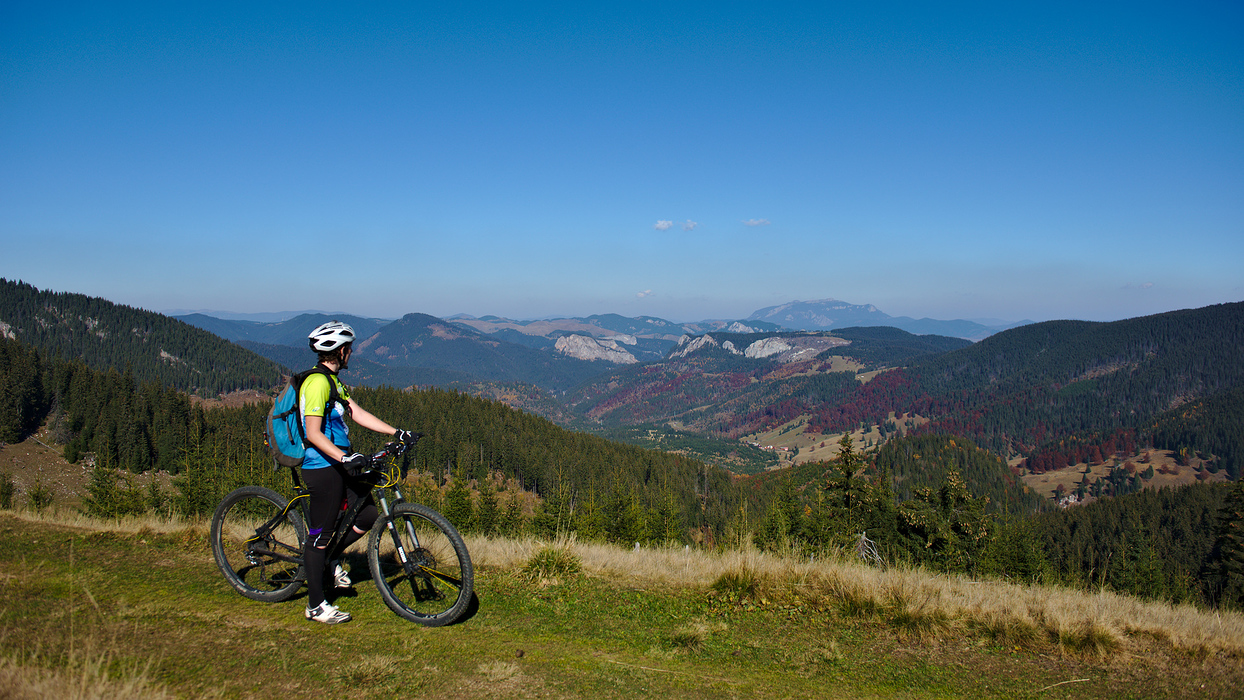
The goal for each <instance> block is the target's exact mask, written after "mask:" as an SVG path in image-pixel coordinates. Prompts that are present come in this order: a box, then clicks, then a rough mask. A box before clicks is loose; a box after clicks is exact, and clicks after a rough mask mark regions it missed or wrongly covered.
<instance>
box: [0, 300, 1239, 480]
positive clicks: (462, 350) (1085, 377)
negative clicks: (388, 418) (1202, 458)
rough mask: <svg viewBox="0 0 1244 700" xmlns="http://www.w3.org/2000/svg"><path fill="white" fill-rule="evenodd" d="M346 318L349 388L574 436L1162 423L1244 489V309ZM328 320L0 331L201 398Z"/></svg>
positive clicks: (999, 439)
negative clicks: (423, 395) (941, 328)
mask: <svg viewBox="0 0 1244 700" xmlns="http://www.w3.org/2000/svg"><path fill="white" fill-rule="evenodd" d="M335 316H336V317H337V318H340V319H341V320H345V321H347V322H349V323H351V324H352V325H353V326H354V327H355V329H356V330H357V331H358V334H359V340H358V341H357V343H356V346H355V347H356V352H355V355H354V357H353V358H352V360H351V366H350V369H349V371H348V373H347V374H346V380H347V381H348V382H350V383H352V384H365V385H373V386H374V385H379V384H387V385H390V386H397V387H409V386H411V385H439V386H446V385H452V386H454V387H455V388H459V389H461V390H462V391H465V392H469V393H472V394H478V395H485V396H491V397H493V398H499V399H501V400H503V401H506V402H507V403H510V404H511V405H515V406H519V407H522V408H525V409H527V410H533V411H539V412H540V413H541V415H545V416H547V417H551V418H553V417H554V416H556V417H555V419H556V420H558V422H561V423H562V424H569V423H570V422H575V421H578V422H580V423H581V424H583V425H594V426H597V427H614V428H623V427H625V428H629V427H635V428H641V427H642V426H644V425H650V426H660V427H661V428H662V429H664V428H670V429H675V430H679V431H685V430H690V431H694V432H698V433H700V434H703V435H713V436H717V437H720V438H733V437H738V436H741V435H745V434H753V433H756V432H757V431H760V430H768V429H772V428H775V427H777V426H781V425H783V424H786V423H789V422H792V421H799V422H801V425H803V426H804V427H805V429H806V431H807V432H811V433H818V434H823V435H832V434H837V433H841V432H845V431H849V430H857V429H858V428H859V427H860V426H869V425H872V426H879V427H885V426H888V425H889V423H891V422H893V421H894V420H896V419H898V417H900V416H903V415H909V416H915V415H919V416H921V417H922V418H921V420H926V421H928V422H927V423H926V424H925V427H924V428H922V429H925V430H934V431H938V432H945V433H949V434H954V435H964V436H968V437H971V438H972V439H973V440H975V441H976V442H977V444H979V445H981V446H983V447H987V448H988V449H990V450H992V451H994V452H995V453H996V454H1000V455H1015V454H1020V455H1033V454H1034V453H1040V452H1041V451H1044V452H1043V453H1042V454H1044V455H1045V456H1044V457H1043V460H1044V461H1043V462H1042V463H1041V466H1042V467H1043V468H1045V466H1047V464H1046V463H1051V464H1054V463H1055V462H1057V460H1058V459H1062V458H1063V456H1065V455H1062V453H1059V456H1055V455H1054V454H1053V451H1054V450H1055V447H1056V448H1057V449H1059V450H1064V451H1069V450H1071V447H1068V446H1069V445H1080V446H1084V445H1090V444H1092V442H1093V441H1100V440H1105V439H1106V438H1105V437H1103V435H1105V433H1107V432H1112V431H1134V432H1138V433H1139V432H1141V431H1153V430H1154V429H1155V428H1154V426H1159V427H1160V431H1159V432H1160V433H1161V434H1162V435H1167V436H1168V437H1163V438H1162V439H1163V440H1167V442H1169V443H1171V444H1177V442H1178V441H1180V440H1184V439H1185V438H1184V437H1178V436H1191V437H1188V438H1186V439H1187V440H1195V444H1196V445H1197V450H1198V451H1200V452H1203V453H1206V454H1212V455H1218V456H1219V458H1221V459H1220V461H1216V462H1214V464H1220V465H1221V466H1222V467H1223V468H1226V469H1227V470H1228V472H1229V473H1230V474H1231V475H1232V476H1233V477H1234V476H1236V475H1238V474H1239V472H1240V471H1241V468H1242V467H1244V465H1242V464H1241V460H1244V430H1242V429H1241V428H1240V426H1239V423H1238V421H1234V422H1233V421H1232V420H1228V419H1224V418H1223V416H1235V415H1238V412H1239V411H1240V409H1239V403H1240V397H1241V396H1244V394H1240V391H1241V390H1244V303H1236V304H1220V305H1216V306H1210V307H1205V308H1202V309H1189V310H1183V311H1172V312H1168V313H1165V314H1157V315H1153V316H1146V317H1141V318H1136V319H1127V320H1124V321H1116V322H1110V323H1091V322H1083V321H1050V322H1044V323H1036V324H1029V325H1025V326H1024V327H1022V328H1013V329H1010V330H1005V331H1002V332H999V333H994V334H992V335H990V336H989V337H988V338H985V339H984V340H982V341H980V342H977V343H972V342H970V341H968V340H965V339H963V338H961V337H949V336H944V335H937V334H913V333H911V332H909V331H906V330H902V329H899V328H897V327H886V326H883V325H878V324H880V323H882V322H884V321H893V320H895V319H893V318H892V317H888V316H886V315H885V314H882V313H881V312H880V311H878V310H877V309H876V308H875V307H870V306H866V305H864V306H859V305H852V304H846V303H843V302H834V301H829V300H826V301H820V302H792V303H791V304H785V305H782V306H779V307H772V308H769V309H762V310H760V311H758V312H756V314H753V316H754V318H749V319H742V320H734V321H732V320H721V321H705V322H701V323H697V324H679V323H672V322H669V321H665V320H663V319H658V318H652V317H639V318H626V317H622V316H617V315H600V316H590V317H586V318H572V319H552V320H549V319H546V320H541V321H513V320H509V319H502V318H498V317H483V318H469V317H457V318H455V319H449V320H447V319H439V318H436V317H433V316H429V315H426V314H418V313H414V314H408V315H406V316H404V317H402V318H401V319H398V320H396V321H388V320H385V319H374V318H366V317H358V316H350V315H344V314H337V315H335ZM329 318H330V317H329V315H327V314H319V313H308V314H302V315H299V316H296V317H294V318H290V319H287V320H284V321H276V322H259V321H249V320H230V319H219V318H215V317H211V316H207V315H204V314H191V315H188V316H185V317H182V318H181V319H172V318H168V317H166V316H162V315H160V314H156V313H152V312H147V311H142V310H138V309H132V308H130V307H126V306H123V305H118V304H113V303H112V302H109V301H107V300H104V299H99V298H94V297H86V296H83V295H78V294H70V293H57V292H50V291H46V290H43V291H41V290H38V289H35V288H34V287H32V286H30V285H27V284H23V283H20V282H10V281H7V280H3V279H0V336H5V337H8V338H11V339H13V340H17V341H19V342H21V343H23V344H28V345H30V346H32V347H34V348H36V349H37V350H38V351H39V352H41V353H44V354H45V355H48V356H51V355H59V356H61V357H64V358H67V359H75V360H80V361H82V362H84V363H85V364H87V365H88V366H90V367H94V368H97V369H109V368H112V369H116V370H118V371H120V372H126V373H128V374H132V376H133V377H134V379H136V380H138V381H147V380H151V381H155V382H159V383H161V384H163V385H166V386H172V387H176V388H181V389H183V390H186V391H198V392H200V393H201V394H205V395H206V394H211V393H216V392H225V391H231V390H235V389H242V388H256V389H265V388H272V387H274V386H275V385H276V384H277V382H279V376H280V372H279V371H280V366H278V364H276V363H279V365H281V366H284V367H286V368H289V369H301V368H304V367H307V366H309V365H310V364H311V363H312V362H313V361H314V355H313V354H312V353H311V352H310V350H309V349H308V348H307V346H306V334H307V332H308V331H309V330H310V329H311V328H313V327H315V326H316V325H318V324H319V323H322V322H323V321H325V320H328V319H329ZM778 321H780V322H781V324H782V326H781V327H780V326H779V325H777V323H778ZM913 323H918V322H913ZM934 323H939V324H947V323H964V324H970V323H974V322H971V321H962V322H934ZM838 324H854V325H853V326H850V327H843V328H839V327H836V326H837V325H838ZM789 325H794V326H805V327H808V328H815V327H818V326H832V327H831V328H830V329H828V330H825V329H813V330H804V329H801V330H790V329H789V328H788V326H789ZM977 325H980V324H977ZM196 326H197V327H196ZM964 327H965V328H967V327H968V326H964ZM982 327H984V326H982ZM225 340H228V341H233V342H232V343H229V342H224V341H225ZM515 341H520V342H515ZM575 353H578V354H579V356H573V355H575ZM258 356H262V358H267V359H266V360H265V359H261V358H260V357H258ZM588 356H593V357H595V356H599V357H601V358H604V359H597V360H591V359H584V358H585V357H588ZM625 357H630V358H631V359H630V360H629V361H628V360H626V359H625ZM883 370H885V371H883ZM49 379H51V378H49ZM864 380H867V381H864ZM535 387H538V388H539V389H536V388H535ZM541 390H543V391H541ZM515 397H518V398H515ZM1224 407H1225V408H1224ZM1172 411H1174V412H1175V413H1172ZM885 432H886V433H887V434H888V433H889V432H890V430H889V429H888V428H887V430H886V431H885ZM1112 434H1113V432H1112ZM1172 435H1173V436H1176V437H1169V436H1172ZM1183 444H1186V443H1183ZM1051 445H1053V446H1055V447H1050V446H1051ZM1077 449H1079V448H1077ZM1034 468H1035V467H1034Z"/></svg>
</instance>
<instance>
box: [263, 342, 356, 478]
mask: <svg viewBox="0 0 1244 700" xmlns="http://www.w3.org/2000/svg"><path fill="white" fill-rule="evenodd" d="M312 374H323V375H324V376H325V377H327V378H328V404H327V406H326V407H325V411H324V414H325V415H328V412H329V411H331V410H332V408H333V405H334V404H336V403H337V402H338V401H340V400H341V396H340V395H339V394H338V393H337V382H334V381H333V378H332V373H331V372H329V371H328V370H326V369H324V368H323V367H319V366H316V367H314V368H312V369H309V370H307V371H306V372H300V373H298V374H295V375H293V376H292V377H290V378H289V384H287V385H286V387H285V390H284V391H282V392H281V395H280V396H278V397H277V398H276V403H274V404H272V410H271V411H268V417H267V419H266V420H265V421H264V436H263V441H264V444H265V445H267V446H268V449H269V450H271V451H272V458H273V459H274V460H276V465H277V466H282V467H300V466H302V459H303V456H304V455H306V453H307V445H308V444H309V443H308V442H307V436H306V435H305V434H304V433H303V430H302V416H301V415H299V413H298V392H299V390H300V389H301V388H302V383H303V382H304V381H305V380H306V378H307V377H309V376H311V375H312Z"/></svg>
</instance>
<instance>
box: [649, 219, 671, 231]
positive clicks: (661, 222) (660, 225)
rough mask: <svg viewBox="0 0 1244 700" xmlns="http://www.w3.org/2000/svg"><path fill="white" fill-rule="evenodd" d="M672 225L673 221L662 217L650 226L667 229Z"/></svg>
mask: <svg viewBox="0 0 1244 700" xmlns="http://www.w3.org/2000/svg"><path fill="white" fill-rule="evenodd" d="M673 225H674V222H673V221H665V220H664V219H660V220H658V221H657V222H656V223H655V224H653V225H652V228H654V229H656V230H658V231H668V230H669V228H670V227H671V226H673Z"/></svg>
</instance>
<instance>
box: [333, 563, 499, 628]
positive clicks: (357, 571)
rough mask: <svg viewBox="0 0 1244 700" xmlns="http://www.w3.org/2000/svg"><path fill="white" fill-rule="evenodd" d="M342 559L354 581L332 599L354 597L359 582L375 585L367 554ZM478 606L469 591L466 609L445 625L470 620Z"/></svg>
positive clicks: (337, 590)
mask: <svg viewBox="0 0 1244 700" xmlns="http://www.w3.org/2000/svg"><path fill="white" fill-rule="evenodd" d="M342 561H343V562H345V563H347V564H349V568H350V580H351V581H352V582H353V583H354V585H353V586H351V587H350V588H338V589H336V590H335V591H334V592H333V595H332V596H331V597H333V598H334V599H336V598H355V597H357V596H358V587H359V584H364V583H366V584H372V585H375V579H374V578H373V577H372V575H371V566H369V565H368V562H367V555H365V554H354V553H347V554H346V555H345V556H343V557H342ZM479 607H480V602H479V595H478V594H477V593H476V592H475V591H471V600H470V602H468V603H467V607H466V610H464V611H463V612H462V616H461V617H459V618H458V619H457V620H454V621H453V622H451V623H449V624H447V625H445V626H446V627H452V626H454V625H460V624H462V623H464V622H466V621H467V620H470V619H471V618H473V617H475V614H476V613H478V612H479Z"/></svg>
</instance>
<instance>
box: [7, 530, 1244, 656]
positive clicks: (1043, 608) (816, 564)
mask: <svg viewBox="0 0 1244 700" xmlns="http://www.w3.org/2000/svg"><path fill="white" fill-rule="evenodd" d="M14 515H17V516H18V517H21V518H24V519H28V520H32V521H38V522H46V523H54V524H57V525H61V526H70V527H79V528H83V529H90V530H106V531H114V532H123V533H130V534H140V533H143V532H151V533H153V534H161V535H172V536H174V537H177V538H182V539H185V540H186V541H187V543H188V544H192V543H205V542H206V536H205V535H206V530H207V527H206V524H205V523H203V522H201V521H192V522H187V521H182V520H176V519H167V518H158V517H136V518H124V519H120V520H107V521H101V520H97V519H93V518H89V517H87V516H85V515H82V514H80V513H77V512H75V511H68V510H48V511H44V512H41V513H36V512H30V511H23V512H18V513H14ZM467 545H468V548H469V549H470V552H471V557H472V559H473V560H474V562H475V565H476V567H477V568H497V569H503V570H513V571H520V570H524V569H528V570H529V571H530V572H532V574H533V575H541V573H540V571H539V570H538V567H539V566H548V561H549V560H550V555H551V554H559V555H562V554H564V555H565V556H566V559H567V560H569V561H571V562H573V563H575V564H577V566H578V567H580V568H581V571H582V573H583V574H585V575H588V576H593V577H597V578H603V579H608V580H613V581H618V582H620V583H623V584H624V585H629V586H636V587H643V588H648V587H681V588H688V587H689V588H697V589H708V588H710V587H714V586H716V587H718V588H721V587H723V586H724V587H726V588H729V589H732V590H733V591H735V592H737V593H739V594H740V595H743V596H747V597H751V598H755V599H774V600H776V599H783V598H798V599H800V600H802V601H805V602H810V603H812V604H814V605H815V606H818V607H823V608H827V609H829V608H832V609H835V610H837V611H839V612H840V613H842V614H847V615H854V616H864V617H869V616H871V617H876V618H878V619H879V620H881V621H884V622H886V623H888V624H890V625H891V626H893V627H894V629H895V632H896V633H897V634H899V635H900V636H904V637H910V638H914V639H926V638H930V637H934V638H935V637H937V636H939V635H941V634H943V633H944V632H957V633H967V634H974V635H978V636H981V637H985V638H989V639H993V640H996V641H998V642H1005V643H1008V644H1013V645H1016V646H1022V647H1025V648H1032V647H1046V646H1049V645H1053V646H1054V647H1055V648H1056V649H1058V650H1060V651H1064V652H1068V653H1074V654H1079V655H1088V656H1101V655H1105V654H1110V653H1116V652H1124V653H1126V652H1128V651H1131V650H1134V649H1138V648H1140V647H1141V646H1144V645H1147V644H1153V643H1158V644H1163V645H1169V646H1170V647H1171V648H1173V649H1176V650H1180V651H1182V652H1191V653H1193V654H1197V655H1203V654H1224V655H1227V656H1231V657H1233V658H1244V615H1241V614H1240V613H1235V612H1217V611H1208V610H1203V609H1199V608H1197V607H1195V606H1192V605H1172V604H1169V603H1162V602H1155V601H1145V600H1141V599H1139V598H1134V597H1131V596H1128V595H1122V594H1117V593H1113V592H1110V591H1101V592H1096V593H1094V592H1087V591H1083V590H1078V589H1071V588H1066V587H1060V586H1049V585H1020V584H1013V583H1007V582H1005V581H995V580H972V579H970V578H967V577H964V576H955V575H947V574H940V573H933V572H929V571H925V570H921V569H908V568H898V567H895V568H890V569H879V568H875V567H871V566H867V565H864V564H863V563H859V562H855V561H851V560H844V559H835V558H827V559H822V560H815V561H813V560H809V559H807V558H806V557H803V558H801V557H794V556H778V555H774V554H768V553H765V552H760V551H758V550H755V549H744V550H731V551H704V550H699V549H693V548H689V547H663V548H640V549H627V548H620V547H617V546H613V545H608V544H600V543H595V542H580V541H578V540H576V539H574V538H568V539H563V540H559V541H556V542H548V541H545V540H541V539H537V538H531V537H527V538H518V539H510V538H499V537H485V536H471V537H467ZM553 559H556V557H553ZM533 562H535V565H533ZM554 563H557V562H554ZM564 564H565V562H562V563H561V564H559V566H560V565H564ZM569 573H570V574H573V573H574V572H569ZM565 574H567V572H565V571H560V572H550V573H549V575H552V576H554V577H557V576H563V575H565ZM10 665H11V664H10Z"/></svg>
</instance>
